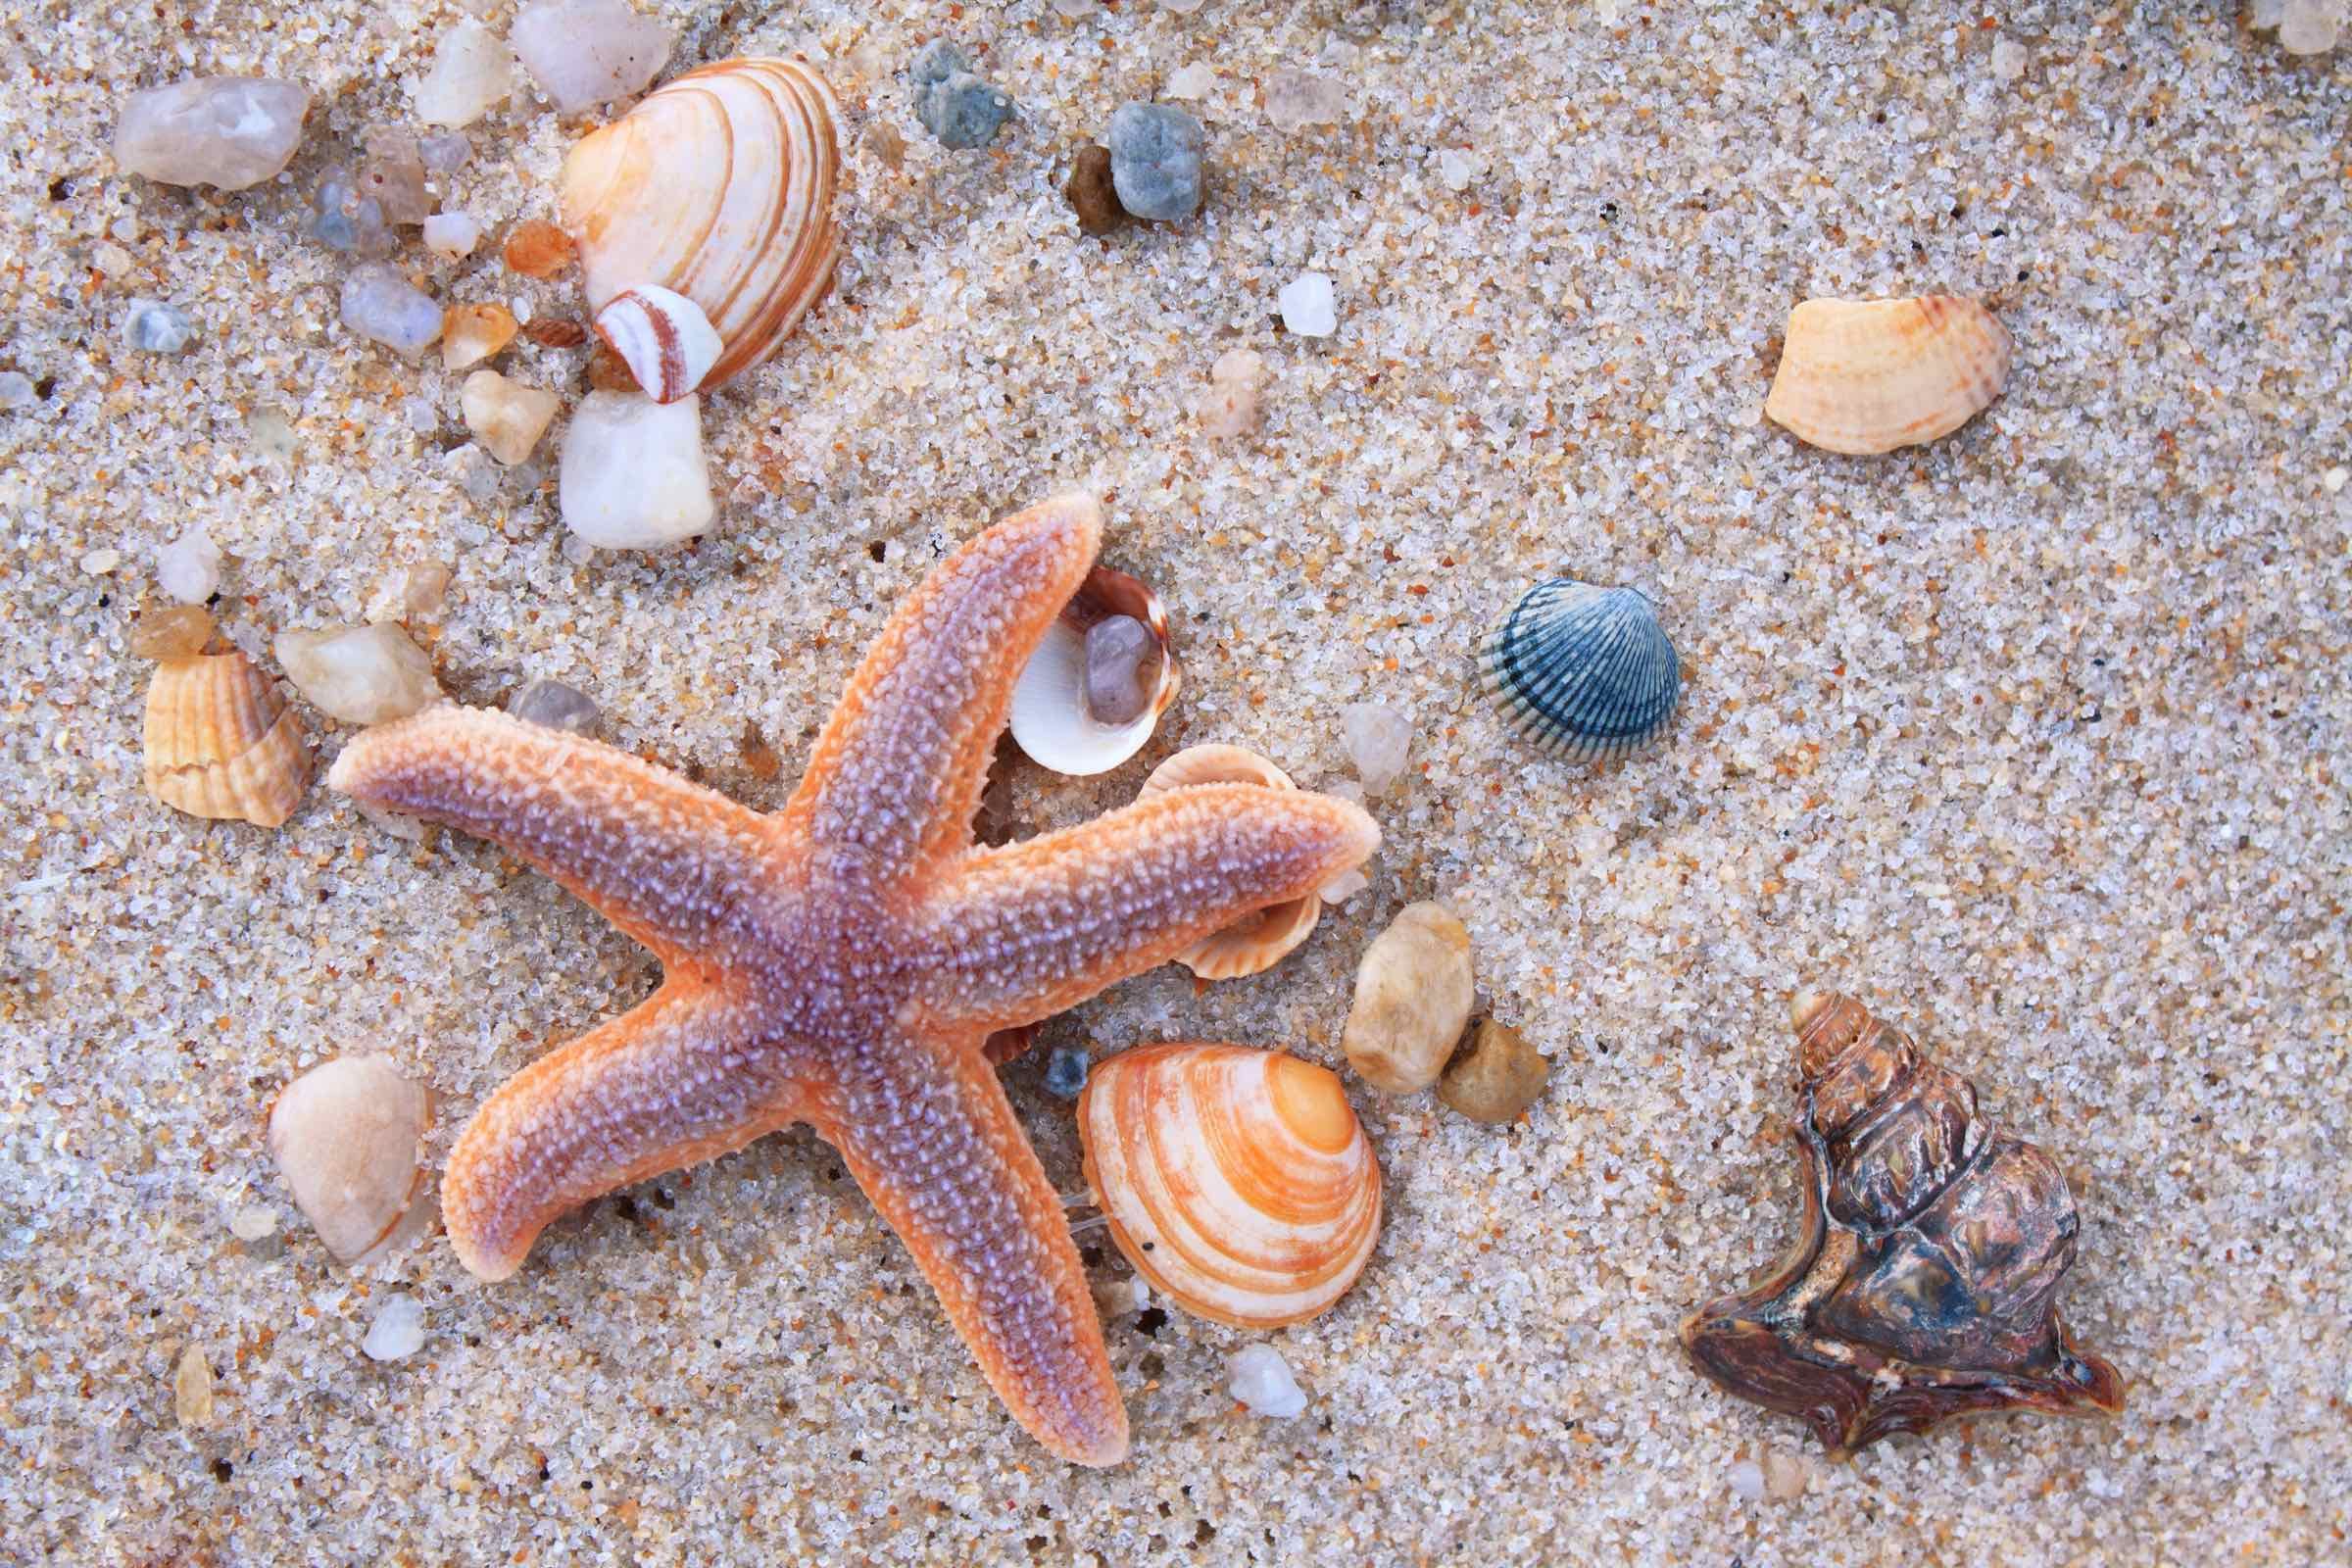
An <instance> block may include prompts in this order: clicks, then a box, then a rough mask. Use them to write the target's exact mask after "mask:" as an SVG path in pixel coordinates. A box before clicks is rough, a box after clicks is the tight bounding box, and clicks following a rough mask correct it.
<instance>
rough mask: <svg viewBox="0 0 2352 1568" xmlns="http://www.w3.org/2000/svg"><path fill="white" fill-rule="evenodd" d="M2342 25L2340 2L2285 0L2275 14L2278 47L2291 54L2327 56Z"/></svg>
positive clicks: (2334, 0)
mask: <svg viewBox="0 0 2352 1568" xmlns="http://www.w3.org/2000/svg"><path fill="white" fill-rule="evenodd" d="M2343 25H2344V5H2343V0H2286V7H2285V9H2284V10H2282V11H2281V12H2280V13H2279V15H2278V47H2279V48H2281V49H2284V50H2285V51H2286V52H2287V53H2288V54H2290V55H2322V54H2326V53H2327V51H2328V50H2330V49H2332V48H2334V47H2335V40H2336V35H2337V34H2338V33H2339V32H2341V31H2342V29H2343Z"/></svg>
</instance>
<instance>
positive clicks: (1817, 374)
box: [1764, 296, 2010, 455]
mask: <svg viewBox="0 0 2352 1568" xmlns="http://www.w3.org/2000/svg"><path fill="white" fill-rule="evenodd" d="M2009 354H2010V342H2009V331H2008V329H2007V328H2006V327H2004V326H2002V325H2001V323H2000V322H1999V321H1997V320H1995V319H1993V316H1992V313H1991V312H1990V311H1987V310H1986V309H1985V307H1984V306H1982V305H1979V304H1978V303H1977V302H1976V301H1975V300H1964V299H1954V298H1951V297H1949V296H1932V297H1929V298H1925V299H1909V300H1807V301H1805V302H1804V303H1803V304H1802V305H1799V306H1798V307H1797V308H1796V309H1795V310H1793V311H1791V312H1789V330H1788V333H1787V334H1786V336H1785V339H1784V341H1783V346H1782V348H1781V367H1780V368H1779V370H1777V371H1776V372H1774V374H1773V378H1772V391H1771V392H1770V394H1768V395H1767V396H1766V398H1765V399H1764V413H1765V415H1766V416H1767V417H1770V418H1771V419H1772V421H1773V422H1774V423H1776V424H1779V425H1781V426H1783V427H1784V428H1786V429H1788V430H1789V431H1790V432H1791V433H1793V434H1794V435H1796V436H1797V437H1798V438H1799V439H1800V440H1803V441H1805V442H1807V443H1809V444H1811V445H1813V446H1817V447H1821V448H1823V449H1824V450H1826V451H1830V452H1843V453H1849V454H1855V455H1867V454H1872V453H1879V452H1891V451H1893V450H1894V449H1895V448H1896V447H1908V446H1918V445H1920V444H1922V443H1923V442H1928V441H1933V440H1935V439H1936V437H1938V436H1944V435H1949V434H1951V433H1952V432H1953V431H1954V430H1957V429H1959V428H1960V426H1962V425H1964V424H1966V423H1967V422H1968V421H1969V420H1970V419H1972V418H1974V417H1976V416H1977V414H1978V412H1979V411H1981V410H1982V409H1983V408H1984V407H1985V405H1986V404H1988V403H1990V402H1991V401H1992V400H1993V399H1994V398H1996V397H1998V396H2000V392H2001V383H2002V382H2003V381H2004V380H2006V379H2007V378H2008V374H2009Z"/></svg>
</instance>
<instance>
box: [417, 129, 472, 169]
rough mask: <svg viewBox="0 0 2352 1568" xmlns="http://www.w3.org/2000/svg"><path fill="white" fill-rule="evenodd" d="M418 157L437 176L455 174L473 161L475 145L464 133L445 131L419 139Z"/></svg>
mask: <svg viewBox="0 0 2352 1568" xmlns="http://www.w3.org/2000/svg"><path fill="white" fill-rule="evenodd" d="M417 157H419V158H421V159H423V160H424V167H425V168H427V169H429V170H431V171H432V172H434V173H436V174H454V173H456V172H458V171H459V170H461V169H464V168H465V167H466V165H467V164H468V163H471V162H472V161H473V143H472V142H470V141H468V140H467V139H466V134H465V132H463V131H457V130H451V131H444V132H443V133H442V134H440V135H438V136H422V137H419V138H417Z"/></svg>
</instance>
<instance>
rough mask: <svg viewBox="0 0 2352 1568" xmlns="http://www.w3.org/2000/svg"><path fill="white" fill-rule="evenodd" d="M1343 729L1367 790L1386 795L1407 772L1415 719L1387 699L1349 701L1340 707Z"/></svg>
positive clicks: (1369, 793) (1359, 775)
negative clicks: (1368, 701) (1395, 707)
mask: <svg viewBox="0 0 2352 1568" xmlns="http://www.w3.org/2000/svg"><path fill="white" fill-rule="evenodd" d="M1340 729H1341V733H1342V734H1343V735H1344V736H1345V737H1346V739H1347V742H1348V760H1350V761H1352V762H1353V763H1355V776H1356V777H1357V778H1359V779H1362V780H1363V782H1364V793H1365V794H1366V795H1386V794H1387V793H1388V792H1389V787H1390V786H1391V785H1393V784H1395V783H1396V782H1397V778H1398V776H1399V775H1401V774H1402V773H1403V772H1404V759H1405V753H1406V752H1407V751H1408V750H1409V749H1410V748H1411V746H1412V744H1413V725H1412V720H1410V719H1408V718H1406V717H1405V716H1404V715H1403V714H1402V713H1400V712H1398V711H1397V710H1396V709H1394V708H1391V707H1389V706H1388V704H1386V703H1349V704H1348V706H1347V707H1346V708H1343V709H1341V710H1340Z"/></svg>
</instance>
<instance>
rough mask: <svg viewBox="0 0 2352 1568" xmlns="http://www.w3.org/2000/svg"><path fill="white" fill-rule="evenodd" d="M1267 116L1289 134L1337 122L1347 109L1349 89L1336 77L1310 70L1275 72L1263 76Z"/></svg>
mask: <svg viewBox="0 0 2352 1568" xmlns="http://www.w3.org/2000/svg"><path fill="white" fill-rule="evenodd" d="M1265 94H1266V119H1267V120H1268V121H1270V122H1272V123H1273V126H1274V128H1275V129H1276V130H1279V131H1282V132H1283V133H1284V134H1286V135H1287V134H1289V133H1290V132H1291V131H1294V130H1299V129H1301V128H1303V127H1305V126H1307V125H1330V124H1336V123H1338V122H1339V120H1340V117H1341V116H1342V115H1344V114H1346V113H1347V110H1348V89H1347V87H1346V86H1345V85H1344V84H1342V83H1341V82H1340V81H1339V80H1338V79H1337V78H1336V77H1332V76H1320V75H1317V74H1315V73H1313V72H1311V71H1277V72H1276V73H1274V74H1273V75H1271V76H1269V77H1267V78H1266V84H1265Z"/></svg>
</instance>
